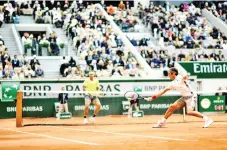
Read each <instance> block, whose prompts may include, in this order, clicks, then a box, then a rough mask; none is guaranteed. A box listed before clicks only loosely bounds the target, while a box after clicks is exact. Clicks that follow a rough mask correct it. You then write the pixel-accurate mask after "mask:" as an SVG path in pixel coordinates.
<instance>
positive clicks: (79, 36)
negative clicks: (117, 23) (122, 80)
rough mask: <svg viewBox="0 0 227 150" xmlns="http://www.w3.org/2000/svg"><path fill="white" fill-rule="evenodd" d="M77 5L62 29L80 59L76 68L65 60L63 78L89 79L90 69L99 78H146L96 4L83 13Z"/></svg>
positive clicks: (62, 68)
mask: <svg viewBox="0 0 227 150" xmlns="http://www.w3.org/2000/svg"><path fill="white" fill-rule="evenodd" d="M79 10H80V9H78V8H77V5H76V4H74V6H73V8H72V9H71V11H68V13H67V14H66V16H67V17H66V18H65V20H64V25H63V29H64V30H65V31H66V34H67V35H69V36H70V37H71V38H72V39H73V45H74V47H75V50H76V53H77V55H78V56H79V58H80V59H79V60H78V64H77V67H72V66H71V65H69V64H70V63H69V62H68V61H65V62H64V63H63V64H62V66H61V69H60V71H61V74H62V75H63V76H67V77H68V76H69V77H70V76H71V74H68V71H70V72H72V74H73V75H78V74H79V72H80V76H88V72H89V71H88V70H94V71H96V74H97V76H107V77H109V76H119V77H120V76H132V77H133V76H144V74H143V69H141V67H140V66H139V64H138V62H137V60H136V59H135V57H132V55H131V54H130V53H129V52H128V50H127V49H126V47H125V46H124V45H123V42H122V40H121V39H120V37H119V36H117V35H116V34H115V33H114V31H113V29H112V27H111V26H110V24H109V22H108V21H107V20H106V19H105V17H104V16H103V15H102V13H101V11H100V10H98V9H97V8H96V7H95V5H88V6H85V7H84V8H83V9H82V11H79Z"/></svg>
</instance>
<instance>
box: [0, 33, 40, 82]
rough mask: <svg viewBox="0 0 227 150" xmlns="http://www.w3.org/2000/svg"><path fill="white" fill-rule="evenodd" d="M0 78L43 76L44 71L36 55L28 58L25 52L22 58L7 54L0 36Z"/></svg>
mask: <svg viewBox="0 0 227 150" xmlns="http://www.w3.org/2000/svg"><path fill="white" fill-rule="evenodd" d="M0 55H1V64H0V78H4V79H24V78H34V77H44V72H43V70H42V69H41V67H40V63H39V60H38V59H37V58H36V55H34V56H33V59H31V60H29V59H28V58H27V56H26V54H24V55H23V57H22V58H18V56H17V55H14V56H13V58H11V57H10V55H9V54H8V49H7V48H6V47H5V45H4V40H2V38H1V36H0Z"/></svg>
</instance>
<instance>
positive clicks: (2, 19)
mask: <svg viewBox="0 0 227 150" xmlns="http://www.w3.org/2000/svg"><path fill="white" fill-rule="evenodd" d="M3 21H4V14H3V12H2V10H0V28H1V27H2V24H3Z"/></svg>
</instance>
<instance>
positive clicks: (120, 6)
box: [118, 1, 125, 10]
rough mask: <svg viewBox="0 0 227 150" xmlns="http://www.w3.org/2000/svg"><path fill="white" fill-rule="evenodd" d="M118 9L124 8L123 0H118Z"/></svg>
mask: <svg viewBox="0 0 227 150" xmlns="http://www.w3.org/2000/svg"><path fill="white" fill-rule="evenodd" d="M118 9H119V10H125V4H124V3H123V1H120V4H119V5H118Z"/></svg>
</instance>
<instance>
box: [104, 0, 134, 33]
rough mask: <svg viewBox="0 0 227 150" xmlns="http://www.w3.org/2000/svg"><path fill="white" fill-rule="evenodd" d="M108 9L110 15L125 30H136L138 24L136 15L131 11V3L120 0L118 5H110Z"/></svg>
mask: <svg viewBox="0 0 227 150" xmlns="http://www.w3.org/2000/svg"><path fill="white" fill-rule="evenodd" d="M106 11H107V13H108V14H109V15H111V16H113V17H114V18H113V19H114V21H115V23H116V24H117V25H118V26H120V27H121V29H122V31H123V32H130V31H134V30H135V28H136V25H137V20H136V17H135V16H134V13H133V12H132V11H131V9H130V6H129V3H128V2H126V5H125V4H124V3H123V1H120V3H119V5H118V7H113V6H112V5H110V6H109V7H107V8H106Z"/></svg>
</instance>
